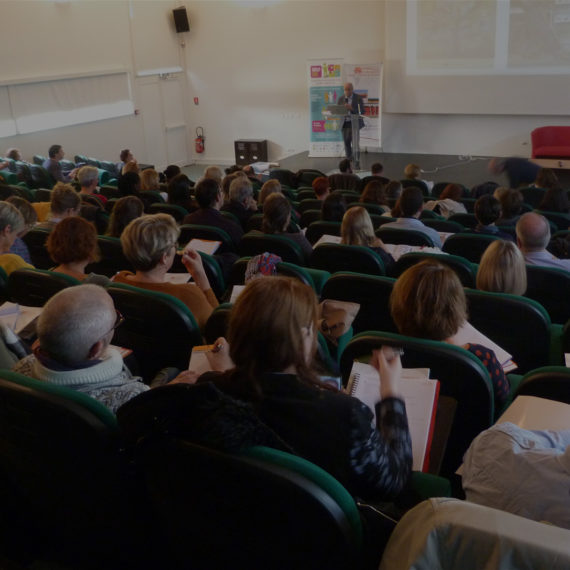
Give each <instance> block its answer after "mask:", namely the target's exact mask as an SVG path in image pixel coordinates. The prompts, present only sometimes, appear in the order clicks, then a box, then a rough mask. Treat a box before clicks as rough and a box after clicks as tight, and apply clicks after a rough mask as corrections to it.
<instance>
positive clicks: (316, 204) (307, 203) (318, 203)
mask: <svg viewBox="0 0 570 570" xmlns="http://www.w3.org/2000/svg"><path fill="white" fill-rule="evenodd" d="M322 205H323V201H322V200H319V199H318V198H306V199H305V200H301V201H300V202H299V207H298V211H299V212H301V214H302V213H303V212H306V211H307V210H319V211H320V210H321V207H322Z"/></svg>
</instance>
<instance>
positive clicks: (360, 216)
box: [340, 206, 394, 270]
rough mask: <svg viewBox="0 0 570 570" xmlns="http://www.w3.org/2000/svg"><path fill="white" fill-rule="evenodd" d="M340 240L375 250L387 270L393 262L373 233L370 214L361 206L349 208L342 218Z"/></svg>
mask: <svg viewBox="0 0 570 570" xmlns="http://www.w3.org/2000/svg"><path fill="white" fill-rule="evenodd" d="M340 235H341V241H340V243H343V244H346V245H363V246H365V247H368V248H370V249H371V250H372V251H374V252H376V253H377V254H378V255H379V256H380V257H381V258H382V261H383V262H384V267H385V269H386V270H388V268H389V267H391V266H392V265H393V264H394V258H393V257H392V256H391V255H390V254H389V253H388V252H387V251H386V250H385V249H384V243H383V242H382V240H381V239H380V238H379V237H376V235H375V234H374V227H373V226H372V220H371V219H370V214H369V213H368V212H367V211H366V210H365V209H364V208H363V207H362V206H353V207H352V208H349V209H348V210H347V212H346V214H345V215H344V217H343V218H342V226H341V228H340Z"/></svg>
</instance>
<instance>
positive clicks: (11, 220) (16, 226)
mask: <svg viewBox="0 0 570 570" xmlns="http://www.w3.org/2000/svg"><path fill="white" fill-rule="evenodd" d="M25 228H26V223H25V222H24V217H23V216H22V214H20V212H19V211H18V209H17V208H15V207H14V206H13V205H12V204H9V203H8V202H0V267H1V268H2V269H3V270H4V271H5V272H6V274H7V275H10V273H12V271H15V270H16V269H33V265H30V264H29V263H26V262H25V261H24V260H23V259H22V258H21V257H20V256H19V255H17V254H15V253H10V248H11V247H12V246H13V245H14V242H15V241H16V238H17V237H18V236H19V235H20V234H21V233H22V232H23V231H25Z"/></svg>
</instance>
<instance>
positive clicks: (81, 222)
mask: <svg viewBox="0 0 570 570" xmlns="http://www.w3.org/2000/svg"><path fill="white" fill-rule="evenodd" d="M46 248H47V250H48V253H49V255H50V257H51V258H52V259H53V260H54V261H55V263H57V266H56V267H53V268H52V269H51V271H57V272H58V273H65V275H69V276H70V277H74V278H75V279H79V281H83V282H84V283H94V284H95V285H102V286H105V285H108V284H109V278H108V277H105V276H104V275H97V274H95V273H90V274H89V275H86V274H85V267H86V266H87V265H89V264H90V263H93V262H94V261H98V260H99V248H98V247H97V230H96V229H95V227H94V226H93V224H90V223H89V222H88V221H87V220H85V219H84V218H80V217H79V216H69V217H67V218H64V219H63V220H61V222H59V223H58V224H56V226H55V227H54V229H53V230H52V231H51V233H50V234H49V236H48V238H47V242H46Z"/></svg>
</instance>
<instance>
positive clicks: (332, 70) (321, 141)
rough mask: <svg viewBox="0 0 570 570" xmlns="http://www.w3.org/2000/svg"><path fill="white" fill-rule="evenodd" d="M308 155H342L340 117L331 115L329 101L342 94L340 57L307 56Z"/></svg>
mask: <svg viewBox="0 0 570 570" xmlns="http://www.w3.org/2000/svg"><path fill="white" fill-rule="evenodd" d="M307 79H308V83H309V109H310V113H309V118H310V121H311V124H310V129H311V131H310V132H311V136H310V142H309V156H342V154H343V153H344V145H343V142H342V122H343V118H342V117H339V116H335V115H333V114H332V113H331V112H330V111H329V110H328V107H329V105H337V104H339V99H340V97H341V96H342V94H343V78H342V59H328V60H309V61H308V62H307Z"/></svg>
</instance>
